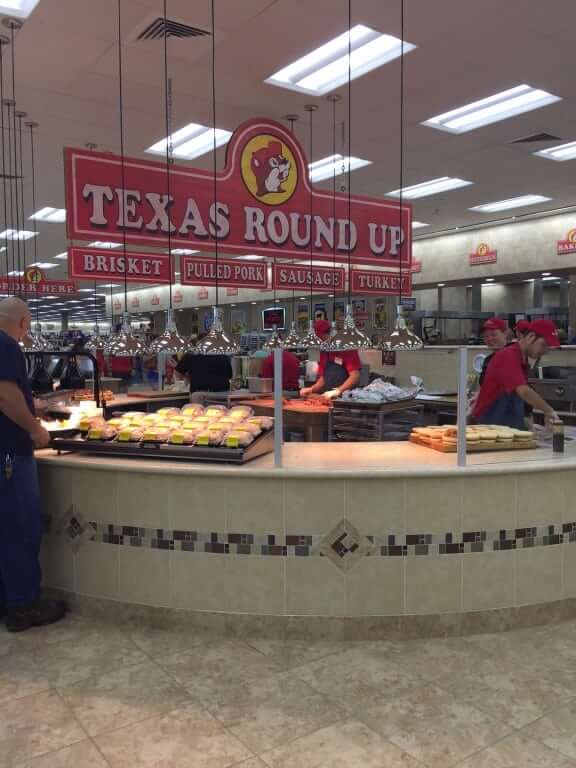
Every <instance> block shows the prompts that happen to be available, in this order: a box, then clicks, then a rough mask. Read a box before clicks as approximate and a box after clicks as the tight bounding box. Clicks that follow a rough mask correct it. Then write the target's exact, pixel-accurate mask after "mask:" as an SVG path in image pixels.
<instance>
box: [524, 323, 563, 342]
mask: <svg viewBox="0 0 576 768" xmlns="http://www.w3.org/2000/svg"><path fill="white" fill-rule="evenodd" d="M527 330H528V332H529V333H535V334H536V336H539V337H540V338H542V339H544V341H545V342H546V344H548V346H549V347H559V346H560V339H559V338H558V329H557V328H556V324H555V323H554V321H553V320H544V319H542V320H534V321H533V322H532V323H530V325H529V326H528V328H527Z"/></svg>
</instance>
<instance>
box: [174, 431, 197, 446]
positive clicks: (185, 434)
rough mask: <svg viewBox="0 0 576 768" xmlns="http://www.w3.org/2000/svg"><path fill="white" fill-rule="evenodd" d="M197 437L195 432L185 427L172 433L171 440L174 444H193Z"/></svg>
mask: <svg viewBox="0 0 576 768" xmlns="http://www.w3.org/2000/svg"><path fill="white" fill-rule="evenodd" d="M195 439H196V434H195V433H194V432H190V431H187V430H185V429H176V430H174V432H172V434H171V435H170V440H169V442H170V443H171V444H172V445H193V444H194V441H195Z"/></svg>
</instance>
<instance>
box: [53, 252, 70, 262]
mask: <svg viewBox="0 0 576 768" xmlns="http://www.w3.org/2000/svg"><path fill="white" fill-rule="evenodd" d="M54 258H55V259H60V261H66V259H67V258H68V251H62V253H57V254H56V256H54Z"/></svg>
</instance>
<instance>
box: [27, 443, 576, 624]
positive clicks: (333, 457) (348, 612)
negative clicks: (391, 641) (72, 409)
mask: <svg viewBox="0 0 576 768" xmlns="http://www.w3.org/2000/svg"><path fill="white" fill-rule="evenodd" d="M527 453H529V454H530V455H529V457H528V456H527V455H526V454H527ZM38 459H39V471H40V479H41V486H42V494H43V500H44V507H45V510H44V511H45V514H46V518H47V520H46V522H47V525H46V529H47V533H46V536H45V539H44V544H43V554H42V558H43V567H44V574H45V584H46V585H47V586H49V587H52V588H55V589H57V590H63V591H65V592H67V593H68V597H69V599H70V600H71V601H72V602H73V603H76V604H77V605H78V607H83V608H85V609H87V610H89V611H92V612H94V611H100V612H105V613H111V614H114V615H116V616H117V617H119V618H123V619H136V618H138V617H145V618H147V619H151V620H156V621H159V622H172V621H183V622H188V623H189V624H190V625H191V626H198V627H199V626H202V627H216V628H219V629H221V630H222V631H226V632H228V633H232V634H234V633H240V632H242V633H249V632H255V633H259V634H268V635H271V636H290V637H309V636H326V637H328V636H329V637H338V638H342V637H344V638H350V639H369V638H376V637H388V636H398V635H402V636H420V635H433V634H459V633H464V632H472V631H495V630H499V629H505V628H508V627H511V626H515V625H516V626H517V625H523V624H525V625H527V624H531V623H538V622H542V621H553V620H559V619H561V618H564V617H568V616H570V615H572V614H573V613H574V612H575V611H576V609H575V606H576V601H575V600H574V598H576V510H574V509H573V507H572V501H573V498H574V496H575V492H576V449H575V450H574V451H571V450H568V452H567V453H566V454H565V455H564V456H563V457H561V458H553V457H552V453H551V450H550V449H537V450H534V451H530V452H526V451H522V452H520V451H518V452H508V453H500V454H489V455H486V454H482V455H476V456H472V457H469V460H470V461H472V462H473V463H471V465H469V466H468V467H466V468H464V469H458V468H456V466H455V457H454V455H451V454H440V453H435V452H433V451H431V450H429V449H427V448H423V447H419V446H416V445H412V444H410V443H363V444H362V443H349V444H344V443H328V444H318V443H293V444H287V445H285V446H284V467H283V468H282V469H275V468H274V466H273V459H272V457H271V456H270V455H268V456H263V457H260V458H258V459H256V460H254V461H253V462H250V463H249V464H248V465H245V466H240V467H232V466H225V465H222V466H218V465H215V464H200V463H198V464H191V463H178V462H168V461H163V462H155V461H146V460H132V459H114V460H112V459H103V458H97V457H88V456H74V455H60V456H58V455H56V454H55V453H54V452H53V451H42V452H39V454H38ZM528 459H529V460H528Z"/></svg>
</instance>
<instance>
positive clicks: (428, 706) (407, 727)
mask: <svg viewBox="0 0 576 768" xmlns="http://www.w3.org/2000/svg"><path fill="white" fill-rule="evenodd" d="M356 716H357V717H358V719H359V720H361V721H362V722H364V723H365V724H366V725H368V726H369V727H370V728H372V730H374V731H376V733H379V734H380V735H381V736H383V737H384V738H386V739H388V740H389V741H391V742H393V743H394V744H396V745H397V746H398V747H399V748H400V749H402V750H403V751H404V752H407V753H408V754H410V755H412V757H415V758H416V759H417V760H420V761H421V762H422V763H424V764H425V765H427V766H429V768H449V766H452V765H455V764H456V763H457V762H458V761H460V760H463V759H464V758H465V757H468V756H469V755H471V754H473V753H474V752H477V751H478V750H479V749H482V748H483V747H486V746H489V745H490V744H493V743H494V742H495V741H498V740H499V739H501V738H503V737H504V736H506V735H507V734H508V733H510V731H511V728H509V727H506V726H505V725H502V724H501V723H499V722H498V721H497V720H493V719H492V718H491V717H489V716H488V715H486V714H485V713H484V712H480V711H479V710H477V709H475V708H474V707H472V706H470V705H468V704H466V703H464V702H461V701H458V700H457V699H456V698H455V697H453V696H452V695H451V694H449V693H446V692H445V691H442V690H441V689H439V688H437V687H436V686H431V685H427V686H423V687H422V688H419V689H417V690H414V691H411V692H410V693H407V694H406V695H404V696H398V697H395V698H393V699H385V700H384V701H382V700H378V701H377V702H375V703H374V704H372V705H371V706H369V707H367V708H366V709H363V708H362V709H358V710H357V712H356Z"/></svg>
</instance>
